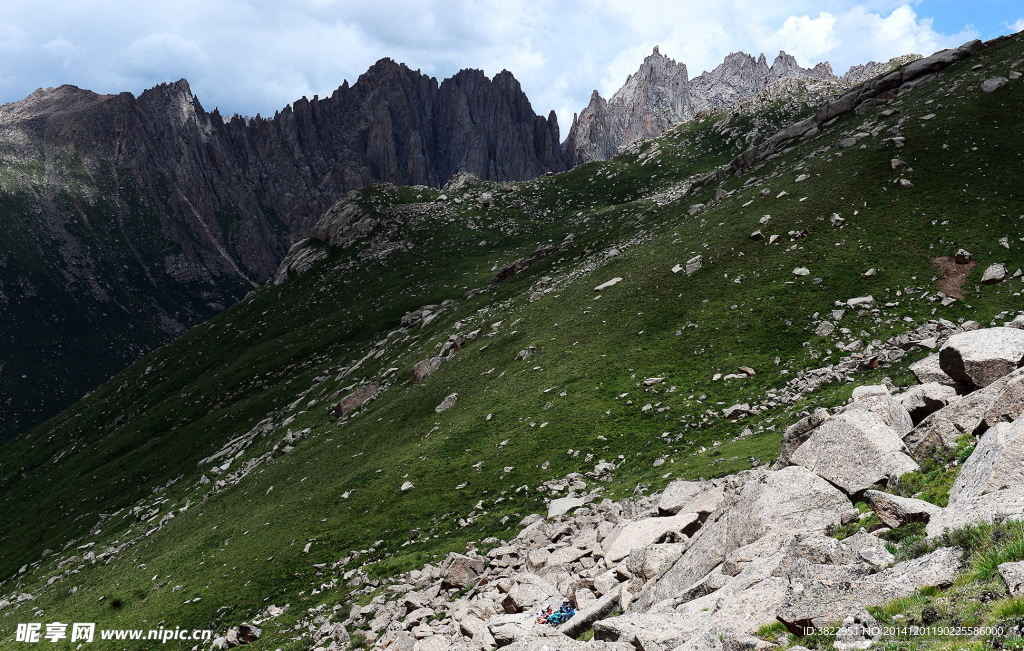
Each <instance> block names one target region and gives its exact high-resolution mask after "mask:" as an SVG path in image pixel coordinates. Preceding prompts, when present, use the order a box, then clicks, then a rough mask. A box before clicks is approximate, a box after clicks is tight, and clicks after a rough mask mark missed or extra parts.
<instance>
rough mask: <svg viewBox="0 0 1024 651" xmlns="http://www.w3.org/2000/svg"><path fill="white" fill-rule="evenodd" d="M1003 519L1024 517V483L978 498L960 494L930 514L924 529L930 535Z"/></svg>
mask: <svg viewBox="0 0 1024 651" xmlns="http://www.w3.org/2000/svg"><path fill="white" fill-rule="evenodd" d="M1004 520H1024V486H1011V487H1010V488H1004V489H1002V490H998V491H995V492H993V493H988V494H985V495H981V496H978V497H962V498H961V499H960V500H958V501H957V502H955V503H953V504H950V505H949V506H947V507H946V508H944V509H942V510H941V511H939V512H938V513H936V514H935V515H933V516H932V518H931V520H929V521H928V526H927V528H926V529H925V531H926V533H927V534H928V537H929V538H932V537H935V536H938V535H940V534H942V532H943V531H945V530H946V529H961V528H963V527H965V526H967V525H969V524H975V523H977V522H988V523H992V522H1002V521H1004Z"/></svg>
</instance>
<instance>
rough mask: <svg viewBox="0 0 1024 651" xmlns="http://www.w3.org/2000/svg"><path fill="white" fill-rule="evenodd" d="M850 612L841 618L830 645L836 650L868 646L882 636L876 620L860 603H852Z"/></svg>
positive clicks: (849, 649)
mask: <svg viewBox="0 0 1024 651" xmlns="http://www.w3.org/2000/svg"><path fill="white" fill-rule="evenodd" d="M851 610H853V612H852V613H850V614H849V615H847V616H846V618H845V619H843V623H842V626H841V627H840V628H839V632H838V633H836V640H835V642H834V643H833V644H832V647H833V648H835V649H837V651H852V650H853V649H867V648H870V647H871V646H872V645H873V644H874V643H875V642H876V641H878V639H879V638H880V637H881V636H882V633H881V628H880V627H879V625H878V620H877V619H875V618H874V617H872V616H871V614H870V613H868V611H867V610H866V609H865V608H864V606H862V605H860V604H853V606H852V608H851Z"/></svg>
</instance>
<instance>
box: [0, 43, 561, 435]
mask: <svg viewBox="0 0 1024 651" xmlns="http://www.w3.org/2000/svg"><path fill="white" fill-rule="evenodd" d="M564 168H565V163H564V161H563V158H562V155H561V151H560V148H559V136H558V124H557V120H556V119H555V116H554V114H551V115H550V116H548V117H547V118H545V117H542V116H538V115H535V114H534V113H533V111H532V108H531V106H530V103H529V100H528V99H527V98H526V96H525V94H523V92H522V88H521V87H520V85H519V83H518V81H516V80H515V78H514V76H513V75H512V74H511V73H509V72H507V71H504V72H502V73H499V74H498V75H495V76H494V77H493V78H487V77H486V76H484V75H483V73H482V72H480V71H463V72H460V73H459V74H457V75H455V76H454V77H452V78H450V79H447V80H443V81H441V82H440V83H439V82H438V81H437V80H436V79H434V78H432V77H429V76H427V75H424V74H422V73H420V72H418V71H413V70H411V69H409V68H408V66H405V65H403V64H398V63H396V62H394V61H393V60H390V59H382V60H380V61H378V62H377V63H376V64H374V65H373V66H371V67H370V69H368V70H367V71H366V72H365V73H364V74H363V75H361V76H360V77H359V79H358V80H357V81H356V83H355V84H353V85H352V86H349V85H348V83H347V82H346V83H345V84H343V85H342V86H340V87H339V88H338V89H337V90H336V91H335V92H334V93H332V95H331V96H330V97H327V98H322V99H321V98H319V97H316V96H314V98H313V99H312V100H309V99H306V98H302V99H299V100H296V101H295V102H293V103H292V104H290V105H289V106H287V107H285V108H284V109H283V110H281V111H279V112H278V113H277V114H276V115H275V116H273V117H270V118H263V117H261V116H257V117H256V118H250V119H243V118H241V117H238V116H234V117H232V118H230V119H228V120H227V121H225V120H224V118H223V117H222V116H221V115H220V113H219V112H218V111H217V110H214V111H212V112H208V111H206V110H205V109H204V108H203V106H202V104H201V103H200V101H199V99H198V98H197V97H196V96H195V95H194V94H193V93H192V91H191V88H190V87H189V84H188V82H187V80H184V79H183V80H179V81H177V82H173V83H167V84H160V85H157V86H155V87H153V88H151V89H147V90H145V91H143V92H142V93H140V94H139V96H138V97H135V96H133V95H132V94H131V93H119V94H116V95H104V94H98V93H94V92H92V91H87V90H82V89H78V88H76V87H74V86H70V85H65V86H61V87H58V88H53V89H40V90H37V91H36V92H34V93H32V94H31V95H30V96H29V97H27V98H26V99H24V100H21V101H20V102H14V103H10V104H5V105H3V106H2V107H0V187H2V191H0V219H2V220H3V223H4V224H5V225H7V226H8V227H9V228H10V229H11V230H12V231H13V237H12V238H9V239H8V241H7V242H6V243H5V244H4V245H3V246H2V248H0V256H3V258H4V259H5V260H6V264H5V265H4V267H3V269H2V270H0V302H2V303H3V305H4V306H5V307H6V309H7V311H8V313H9V315H10V318H9V319H7V321H6V325H5V326H3V327H2V328H0V330H5V331H2V332H0V339H6V340H7V341H8V342H9V349H8V350H10V351H15V352H13V353H12V354H10V356H9V357H8V359H7V360H6V363H5V367H6V368H5V369H3V370H0V405H2V407H3V408H4V409H5V410H7V412H8V414H9V416H10V417H9V418H8V419H7V420H6V422H5V424H4V426H3V429H2V432H3V433H2V434H0V436H2V435H10V434H12V433H14V432H17V431H22V430H24V429H25V428H27V427H28V426H30V425H31V424H34V423H37V422H38V421H39V420H40V419H41V418H43V417H45V416H48V415H52V414H53V413H55V410H56V408H57V407H61V406H66V405H67V404H69V403H70V401H71V400H72V399H74V398H77V397H78V396H79V395H81V394H82V393H84V392H85V391H86V390H88V389H90V388H92V387H93V386H95V384H96V383H98V382H99V381H101V380H103V379H105V378H106V377H109V375H111V374H112V373H114V372H116V371H117V370H119V369H121V368H123V367H124V366H125V365H126V364H128V363H129V362H131V361H133V360H134V359H137V358H138V356H140V355H141V354H142V353H144V352H148V351H149V350H152V349H154V348H155V347H156V346H158V345H160V344H163V343H166V342H167V341H168V340H169V339H170V338H171V337H172V336H175V335H177V334H180V333H181V332H183V331H184V330H186V329H187V328H188V327H191V326H192V325H195V324H196V323H199V322H201V321H203V320H205V319H208V318H209V317H211V316H213V315H214V314H216V313H217V312H219V311H221V310H223V309H224V308H225V307H226V306H228V305H231V304H233V303H234V302H236V301H237V300H239V299H240V298H241V297H242V296H244V295H245V294H246V293H248V292H249V291H251V290H252V289H253V288H255V287H256V286H258V285H259V284H261V283H262V282H264V281H265V280H267V279H268V278H270V277H271V276H272V274H273V273H274V271H275V270H276V269H277V266H278V265H279V263H280V261H281V259H282V258H283V256H284V254H285V252H286V250H287V248H288V246H290V244H291V243H293V242H294V241H295V240H297V239H300V238H301V237H302V236H304V234H305V233H306V232H307V231H308V229H309V228H310V227H311V226H312V224H313V221H314V220H315V219H316V217H318V216H319V215H320V214H322V213H323V212H324V211H325V210H327V208H329V207H330V205H331V204H333V203H334V201H336V200H337V199H338V198H339V197H340V196H342V195H343V194H344V193H345V192H347V191H349V190H351V189H354V188H359V187H363V186H365V185H366V184H368V183H374V182H382V181H388V182H393V183H399V184H404V185H415V184H423V185H434V186H440V185H441V184H443V183H444V182H445V181H446V180H447V179H448V178H449V177H450V176H452V175H453V174H455V173H456V172H459V171H463V170H468V171H471V172H473V173H474V174H476V175H477V176H479V177H481V178H484V179H493V180H498V181H504V180H512V179H526V178H532V177H535V176H537V175H540V174H543V173H546V172H548V171H558V170H561V169H564ZM40 311H42V313H44V314H46V315H47V316H45V317H40V313H41V312H40ZM40 323H41V324H42V328H43V330H45V331H46V332H48V335H47V336H46V337H45V338H43V339H44V340H45V341H46V342H48V343H46V344H45V345H44V346H43V348H42V349H41V353H33V352H32V350H33V346H32V345H30V344H29V343H28V341H27V340H28V339H29V336H28V335H26V333H28V332H31V331H32V330H33V329H35V328H38V327H39V324H40ZM72 323H73V324H74V325H71V324H72ZM55 342H63V343H59V344H58V343H55ZM40 357H42V358H43V359H42V360H40ZM83 357H84V358H87V359H88V363H87V364H79V363H78V362H77V361H76V359H77V358H83ZM61 368H66V369H69V370H71V372H70V373H65V372H61V370H60V369H61ZM22 376H24V377H22Z"/></svg>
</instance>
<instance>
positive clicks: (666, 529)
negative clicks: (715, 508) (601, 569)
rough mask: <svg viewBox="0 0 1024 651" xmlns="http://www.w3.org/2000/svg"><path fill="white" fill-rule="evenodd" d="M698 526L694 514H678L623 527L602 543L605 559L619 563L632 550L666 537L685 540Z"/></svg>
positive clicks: (698, 523) (648, 519)
mask: <svg viewBox="0 0 1024 651" xmlns="http://www.w3.org/2000/svg"><path fill="white" fill-rule="evenodd" d="M699 526H700V521H699V516H698V515H697V514H696V513H680V514H677V515H673V516H669V517H666V518H644V519H643V520H639V521H637V522H633V523H632V524H628V525H626V526H625V527H623V528H622V529H621V530H620V531H619V532H618V534H617V535H615V536H614V537H609V538H607V539H606V540H605V541H604V550H605V558H607V559H608V560H609V561H611V562H615V561H620V560H622V559H623V558H625V557H626V556H628V555H629V553H630V552H632V551H633V550H634V549H639V548H641V547H647V546H650V545H653V544H655V543H657V542H658V541H659V540H661V539H662V538H664V537H665V536H666V535H669V534H672V535H674V536H675V537H681V538H683V539H686V538H688V537H689V534H692V533H693V532H694V531H695V530H696V529H697V528H698V527H699Z"/></svg>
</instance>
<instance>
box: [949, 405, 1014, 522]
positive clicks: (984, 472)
mask: <svg viewBox="0 0 1024 651" xmlns="http://www.w3.org/2000/svg"><path fill="white" fill-rule="evenodd" d="M1009 486H1024V419H1018V420H1016V421H1015V422H1014V423H1013V424H1009V423H998V424H997V425H995V426H993V427H991V428H990V429H989V430H988V431H986V432H985V434H984V435H982V437H981V440H979V441H978V444H977V446H976V447H975V448H974V452H972V453H971V456H970V457H969V458H968V459H967V461H965V462H964V465H963V467H962V468H961V469H960V474H958V475H957V477H956V481H955V482H954V483H953V488H951V489H950V491H949V502H950V504H951V505H952V504H955V503H957V502H959V501H961V500H962V499H965V498H969V497H980V496H981V495H984V494H985V493H992V492H994V491H998V490H1000V489H1001V488H1006V487H1009Z"/></svg>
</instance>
